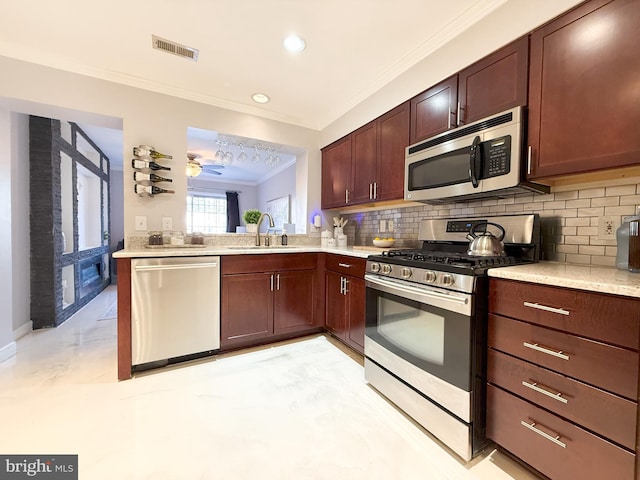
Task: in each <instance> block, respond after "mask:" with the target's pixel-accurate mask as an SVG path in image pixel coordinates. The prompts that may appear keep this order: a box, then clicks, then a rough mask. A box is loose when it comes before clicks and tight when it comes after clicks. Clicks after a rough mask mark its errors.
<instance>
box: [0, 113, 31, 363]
mask: <svg viewBox="0 0 640 480" xmlns="http://www.w3.org/2000/svg"><path fill="white" fill-rule="evenodd" d="M28 132H29V126H28V118H27V117H26V116H24V115H18V114H15V113H11V112H9V111H8V110H6V109H3V108H1V107H0V225H2V229H0V305H2V315H1V316H0V361H3V360H5V359H6V358H8V357H10V356H12V355H13V354H14V353H15V340H16V339H17V337H18V336H20V335H22V334H24V333H25V332H26V331H28V330H30V322H29V295H30V285H29V282H30V276H29V248H30V247H29V246H30V242H29V177H28V175H29V163H28V162H19V161H18V160H17V159H19V158H25V157H24V155H25V153H26V152H28V149H29V141H28ZM26 158H28V157H26Z"/></svg>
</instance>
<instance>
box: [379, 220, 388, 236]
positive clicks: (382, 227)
mask: <svg viewBox="0 0 640 480" xmlns="http://www.w3.org/2000/svg"><path fill="white" fill-rule="evenodd" d="M386 231H387V221H386V220H380V233H384V232H386Z"/></svg>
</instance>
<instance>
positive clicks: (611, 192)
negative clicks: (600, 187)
mask: <svg viewBox="0 0 640 480" xmlns="http://www.w3.org/2000/svg"><path fill="white" fill-rule="evenodd" d="M635 193H636V186H635V185H617V186H612V187H607V188H606V189H605V194H604V196H605V197H613V196H615V195H618V196H621V195H635Z"/></svg>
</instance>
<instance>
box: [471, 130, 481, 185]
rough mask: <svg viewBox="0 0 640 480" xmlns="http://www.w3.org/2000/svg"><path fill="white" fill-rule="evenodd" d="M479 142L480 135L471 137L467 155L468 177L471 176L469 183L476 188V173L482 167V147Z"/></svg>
mask: <svg viewBox="0 0 640 480" xmlns="http://www.w3.org/2000/svg"><path fill="white" fill-rule="evenodd" d="M480 143H481V142H480V137H479V136H476V138H474V139H473V144H472V145H471V152H470V155H469V177H471V185H473V188H478V184H479V182H478V177H479V175H478V173H479V172H480V169H481V167H482V147H481V146H480Z"/></svg>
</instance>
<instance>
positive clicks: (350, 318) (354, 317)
mask: <svg viewBox="0 0 640 480" xmlns="http://www.w3.org/2000/svg"><path fill="white" fill-rule="evenodd" d="M333 257H334V258H332V259H331V260H329V261H327V272H326V277H325V278H326V308H325V326H326V328H327V330H328V331H329V332H331V333H332V334H333V335H334V336H335V337H336V338H338V339H339V340H341V341H342V342H344V343H345V344H347V345H348V346H349V347H351V348H353V349H354V350H355V351H357V352H358V353H361V354H363V353H364V328H365V283H364V279H363V278H362V277H361V276H360V274H362V272H364V264H365V263H366V261H365V260H364V259H359V258H345V257H342V258H340V257H339V256H335V255H334V256H333ZM332 269H334V270H332ZM336 270H337V271H336ZM350 274H353V275H350ZM355 275H358V276H355Z"/></svg>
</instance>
